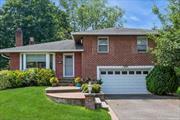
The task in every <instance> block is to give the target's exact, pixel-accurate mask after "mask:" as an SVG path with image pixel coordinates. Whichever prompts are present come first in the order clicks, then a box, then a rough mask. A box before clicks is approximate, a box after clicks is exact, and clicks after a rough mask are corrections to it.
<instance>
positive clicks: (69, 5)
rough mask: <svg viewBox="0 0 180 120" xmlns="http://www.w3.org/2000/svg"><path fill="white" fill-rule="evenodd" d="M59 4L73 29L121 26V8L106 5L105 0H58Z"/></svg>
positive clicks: (83, 29)
mask: <svg viewBox="0 0 180 120" xmlns="http://www.w3.org/2000/svg"><path fill="white" fill-rule="evenodd" d="M60 5H61V7H63V9H64V10H65V11H66V12H67V14H68V15H69V17H68V18H69V20H70V24H71V27H72V28H73V31H85V30H88V29H93V30H96V29H101V28H109V27H115V26H116V27H119V26H122V20H121V18H122V15H123V11H122V9H121V8H119V7H118V6H108V5H107V1H106V0H86V1H82V0H60Z"/></svg>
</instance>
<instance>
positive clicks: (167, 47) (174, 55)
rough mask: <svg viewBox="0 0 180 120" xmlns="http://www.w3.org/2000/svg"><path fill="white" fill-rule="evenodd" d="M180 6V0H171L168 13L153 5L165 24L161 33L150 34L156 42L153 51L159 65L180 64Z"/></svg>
mask: <svg viewBox="0 0 180 120" xmlns="http://www.w3.org/2000/svg"><path fill="white" fill-rule="evenodd" d="M179 6H180V1H179V0H169V6H168V8H167V10H168V11H167V14H161V13H160V11H159V9H158V7H157V6H154V7H153V12H154V13H155V14H156V15H157V16H158V17H159V19H160V20H161V22H162V24H163V27H162V28H161V29H160V30H159V35H150V38H151V39H153V40H155V42H156V48H155V49H154V50H153V52H152V53H153V54H154V56H155V60H156V63H157V64H158V65H163V66H180V14H179V13H180V7H179Z"/></svg>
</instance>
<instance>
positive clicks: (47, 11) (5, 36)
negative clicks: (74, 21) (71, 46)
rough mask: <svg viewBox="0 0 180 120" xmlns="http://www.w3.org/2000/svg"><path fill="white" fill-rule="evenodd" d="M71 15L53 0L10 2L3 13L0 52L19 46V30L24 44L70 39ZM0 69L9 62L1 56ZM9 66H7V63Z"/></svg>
mask: <svg viewBox="0 0 180 120" xmlns="http://www.w3.org/2000/svg"><path fill="white" fill-rule="evenodd" d="M66 18H67V14H66V13H65V12H64V11H62V10H61V9H59V8H58V7H57V6H56V5H54V4H53V3H52V2H51V1H50V0H6V1H5V4H4V5H3V6H2V10H1V14H0V49H2V48H9V47H14V46H15V31H16V29H17V28H21V29H22V31H23V40H24V45H27V44H28V43H29V38H30V37H34V38H35V43H43V42H49V41H57V40H62V39H67V38H69V37H70V31H71V28H70V25H69V22H68V20H67V19H66ZM0 63H1V64H0V69H1V68H5V67H7V64H8V63H7V60H5V59H3V58H2V57H0ZM4 63H5V64H4Z"/></svg>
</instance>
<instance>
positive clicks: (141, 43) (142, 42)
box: [137, 36, 148, 53]
mask: <svg viewBox="0 0 180 120" xmlns="http://www.w3.org/2000/svg"><path fill="white" fill-rule="evenodd" d="M147 48H148V39H147V37H145V36H138V37H137V51H138V52H140V53H141V52H142V53H144V52H147Z"/></svg>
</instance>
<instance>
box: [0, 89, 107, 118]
mask: <svg viewBox="0 0 180 120" xmlns="http://www.w3.org/2000/svg"><path fill="white" fill-rule="evenodd" d="M44 89H45V87H27V88H18V89H9V90H2V91H0V120H110V116H109V114H108V113H107V111H105V110H102V109H99V110H88V109H86V108H84V107H79V106H71V105H64V104H57V103H54V102H52V101H51V100H49V99H48V98H47V97H46V96H45V93H44Z"/></svg>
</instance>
